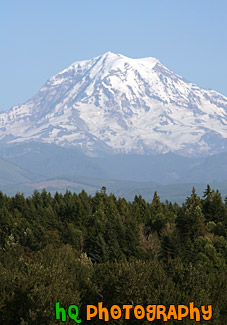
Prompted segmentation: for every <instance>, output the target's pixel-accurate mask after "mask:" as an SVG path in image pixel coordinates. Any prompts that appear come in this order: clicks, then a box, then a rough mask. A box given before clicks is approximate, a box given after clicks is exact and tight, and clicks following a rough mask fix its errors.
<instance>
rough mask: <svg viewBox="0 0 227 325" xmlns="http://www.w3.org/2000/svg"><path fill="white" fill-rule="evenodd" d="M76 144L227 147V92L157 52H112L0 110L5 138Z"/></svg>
mask: <svg viewBox="0 0 227 325" xmlns="http://www.w3.org/2000/svg"><path fill="white" fill-rule="evenodd" d="M34 140H35V141H39V142H46V143H55V144H57V145H60V146H66V147H71V146H76V147H81V148H82V150H83V151H84V152H85V153H87V154H90V155H100V154H103V153H104V152H111V153H119V152H123V153H141V154H144V153H145V154H148V153H154V152H158V153H166V152H169V151H172V152H177V153H180V154H183V155H200V154H211V153H218V152H222V151H226V150H227V98H226V97H225V96H223V95H221V94H219V93H218V92H216V91H213V90H205V89H201V88H200V87H198V86H197V85H195V84H193V83H190V82H188V81H186V80H185V79H183V78H182V77H180V76H178V75H176V74H175V73H174V72H172V71H170V70H169V69H168V68H166V67H165V66H164V65H163V64H162V63H161V62H160V61H159V60H157V59H155V58H144V59H131V58H127V57H125V56H123V55H120V54H114V53H111V52H107V53H105V54H104V55H101V56H98V57H95V58H93V59H91V60H86V61H78V62H75V63H73V64H72V65H70V66H69V67H68V68H67V69H65V70H63V71H62V72H60V73H58V74H56V75H55V76H53V77H51V78H50V79H49V80H48V81H47V82H46V84H45V85H44V86H43V87H42V88H41V89H40V91H39V92H38V93H37V94H36V95H35V96H33V97H32V98H31V99H30V100H28V101H27V102H26V103H25V104H23V105H19V106H15V107H13V108H12V109H11V110H9V111H7V112H3V113H1V114H0V142H1V143H14V142H25V141H26V142H27V141H34Z"/></svg>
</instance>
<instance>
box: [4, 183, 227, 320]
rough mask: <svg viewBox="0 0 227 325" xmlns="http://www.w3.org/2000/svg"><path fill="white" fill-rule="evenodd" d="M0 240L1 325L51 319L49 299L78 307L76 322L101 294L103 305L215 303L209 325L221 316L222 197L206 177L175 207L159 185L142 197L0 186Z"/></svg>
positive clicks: (226, 224)
mask: <svg viewBox="0 0 227 325" xmlns="http://www.w3.org/2000/svg"><path fill="white" fill-rule="evenodd" d="M0 244H1V245H0V246H1V247H0V280H1V281H0V323H1V324H6V325H7V324H9V325H14V324H15V325H16V324H23V325H25V324H37V325H38V324H43V325H45V324H58V323H60V322H59V321H57V320H56V319H55V310H54V306H55V302H56V301H60V302H61V305H62V306H65V308H66V309H67V306H69V305H70V304H75V305H77V306H78V307H79V310H80V318H81V319H82V323H86V321H83V320H85V319H86V318H85V314H86V306H87V305H88V304H91V305H95V304H98V302H100V301H102V302H103V304H104V305H105V306H107V307H109V308H110V307H111V306H112V305H125V304H131V305H144V306H146V305H148V304H157V305H158V304H162V305H165V306H169V305H171V304H175V305H177V304H181V305H182V304H186V305H187V304H188V303H189V302H191V301H193V302H194V303H195V304H196V305H198V306H201V305H210V304H211V305H212V307H213V317H212V320H211V321H209V322H210V324H224V323H225V322H226V319H227V308H226V306H227V198H225V200H224V201H223V199H222V196H221V194H220V193H219V191H218V190H216V191H215V190H213V189H211V188H210V186H209V185H207V188H206V189H205V191H204V195H203V197H199V196H198V195H197V194H196V191H195V189H194V188H193V190H192V193H191V196H189V197H187V198H186V199H185V202H184V203H183V204H181V205H179V204H176V203H174V204H173V203H171V202H168V201H166V202H164V203H163V202H161V201H160V198H159V196H158V193H157V192H155V193H154V196H153V200H152V202H150V203H149V202H146V201H145V200H144V199H143V198H142V197H141V196H140V195H138V196H135V198H134V200H133V201H132V202H129V201H127V200H125V199H124V198H117V197H116V196H115V195H113V194H110V195H108V194H107V193H106V188H105V187H103V188H102V189H101V191H100V192H97V193H96V194H95V195H94V196H90V195H88V194H87V193H86V192H85V191H82V192H81V193H79V194H76V193H72V192H70V191H66V192H65V194H61V193H58V192H56V193H55V195H54V196H52V195H51V194H50V193H48V192H47V191H46V190H43V191H42V192H41V193H40V192H38V191H34V193H33V195H32V196H29V197H24V195H23V194H20V193H17V194H16V195H15V196H13V197H9V196H7V195H5V194H3V193H2V192H0ZM92 322H93V324H101V323H102V321H100V320H99V319H94V320H92ZM65 323H66V324H71V323H73V321H72V320H70V319H67V321H66V322H65ZM103 323H105V322H104V321H103ZM109 323H110V324H128V322H127V321H126V320H123V319H122V320H121V319H120V320H117V321H116V320H110V321H109ZM178 323H179V321H177V320H169V321H168V324H178ZM194 323H196V322H194V321H192V320H190V319H184V321H183V324H194ZM200 323H201V324H203V323H204V324H205V323H207V322H206V321H203V320H201V322H200ZM130 324H143V321H139V320H137V319H130ZM144 324H146V323H144ZM155 324H163V322H162V321H161V320H160V321H159V320H156V321H155Z"/></svg>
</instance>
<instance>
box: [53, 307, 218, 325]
mask: <svg viewBox="0 0 227 325" xmlns="http://www.w3.org/2000/svg"><path fill="white" fill-rule="evenodd" d="M55 316H56V320H59V321H62V322H66V321H67V318H69V319H72V320H74V322H75V323H76V324H80V323H82V322H83V321H84V320H86V321H92V320H94V319H95V318H96V319H101V320H104V321H105V322H109V321H110V320H112V319H115V320H117V319H120V318H123V319H125V320H130V319H132V318H133V317H135V318H136V319H138V320H147V321H149V322H153V321H155V320H163V321H164V322H168V321H169V320H172V319H175V320H179V321H182V320H183V319H184V318H186V317H187V318H188V319H190V320H195V321H196V322H200V321H201V320H206V321H209V320H210V319H211V317H212V305H208V306H207V307H206V306H201V307H200V308H198V307H195V305H194V302H190V303H189V305H188V306H186V305H177V306H175V305H170V306H169V307H166V306H164V305H148V306H146V307H143V306H142V305H136V306H133V305H123V306H122V307H120V306H118V305H113V306H112V307H111V308H106V307H103V303H102V302H99V303H98V306H94V305H87V309H86V319H81V318H80V317H79V307H78V306H76V305H70V306H69V307H68V310H66V309H65V308H64V307H62V306H61V305H60V302H56V303H55Z"/></svg>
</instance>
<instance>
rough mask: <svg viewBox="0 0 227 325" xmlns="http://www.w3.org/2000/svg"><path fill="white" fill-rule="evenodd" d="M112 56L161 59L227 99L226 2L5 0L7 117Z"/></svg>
mask: <svg viewBox="0 0 227 325" xmlns="http://www.w3.org/2000/svg"><path fill="white" fill-rule="evenodd" d="M107 51H112V52H115V53H121V54H124V55H126V56H129V57H132V58H139V57H147V56H153V57H156V58H158V59H159V60H160V61H161V62H162V63H163V64H165V65H166V66H167V67H168V68H170V69H172V70H173V71H174V72H175V73H177V74H179V75H181V76H183V77H185V78H186V79H187V80H189V81H192V82H194V83H197V84H198V85H199V86H201V87H204V88H212V89H215V90H217V91H219V92H221V93H222V94H224V95H226V96H227V1H226V0H3V1H1V3H0V65H1V78H0V91H1V96H0V109H1V110H3V109H8V108H10V107H11V106H13V105H17V104H21V103H23V102H25V101H26V100H28V99H29V98H30V97H31V96H32V95H34V94H35V93H36V92H37V91H38V90H39V89H40V87H41V86H42V85H43V84H44V83H45V82H46V80H47V79H48V78H49V77H51V76H52V75H54V74H56V73H57V72H59V71H61V70H62V69H64V68H65V67H67V66H68V65H70V64H71V63H72V62H74V61H77V60H83V59H89V58H92V57H94V56H97V55H99V54H103V53H104V52H107Z"/></svg>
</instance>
